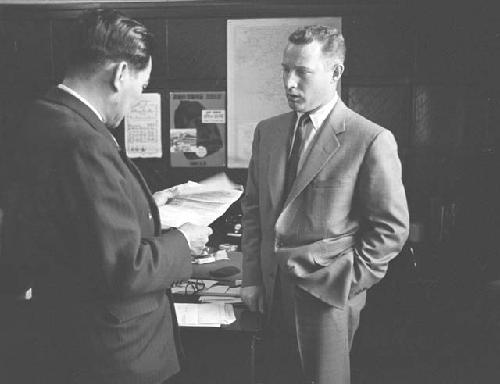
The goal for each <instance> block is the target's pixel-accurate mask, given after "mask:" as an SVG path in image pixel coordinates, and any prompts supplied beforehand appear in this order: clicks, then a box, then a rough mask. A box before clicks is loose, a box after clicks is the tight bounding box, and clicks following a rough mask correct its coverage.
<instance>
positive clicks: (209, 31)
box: [168, 18, 227, 80]
mask: <svg viewBox="0 0 500 384" xmlns="http://www.w3.org/2000/svg"><path fill="white" fill-rule="evenodd" d="M168 46H169V50H168V56H169V61H170V63H169V77H170V79H186V80H213V79H225V78H226V47H227V43H226V19H224V18H214V19H202V18H199V19H175V20H174V19H171V20H169V21H168Z"/></svg>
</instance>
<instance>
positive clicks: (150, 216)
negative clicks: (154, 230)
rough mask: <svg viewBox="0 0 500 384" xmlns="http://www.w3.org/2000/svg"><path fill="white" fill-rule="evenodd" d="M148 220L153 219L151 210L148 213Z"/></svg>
mask: <svg viewBox="0 0 500 384" xmlns="http://www.w3.org/2000/svg"><path fill="white" fill-rule="evenodd" d="M148 217H149V220H153V214H152V213H151V212H149V213H148Z"/></svg>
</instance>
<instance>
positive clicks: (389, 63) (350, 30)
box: [342, 11, 413, 81]
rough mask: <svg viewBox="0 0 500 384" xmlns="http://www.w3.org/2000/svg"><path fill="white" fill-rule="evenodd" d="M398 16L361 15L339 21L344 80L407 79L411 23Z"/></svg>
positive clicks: (409, 60) (410, 47) (389, 13)
mask: <svg viewBox="0 0 500 384" xmlns="http://www.w3.org/2000/svg"><path fill="white" fill-rule="evenodd" d="M408 18H409V16H408V15H406V14H405V13H402V12H396V11H389V12H387V13H381V12H370V13H369V12H364V13H359V14H354V15H348V16H345V17H343V19H342V31H343V35H344V37H345V39H346V46H347V57H346V74H345V75H346V77H349V78H361V79H370V80H371V81H372V80H373V79H377V78H391V79H401V78H408V77H409V76H410V74H411V68H412V62H411V58H412V32H413V31H412V23H410V22H409V19H408Z"/></svg>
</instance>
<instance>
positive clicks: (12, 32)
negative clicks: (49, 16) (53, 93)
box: [3, 19, 52, 83]
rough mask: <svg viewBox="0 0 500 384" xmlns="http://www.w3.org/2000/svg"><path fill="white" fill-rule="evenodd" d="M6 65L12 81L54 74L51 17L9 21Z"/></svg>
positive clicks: (6, 23) (29, 79) (5, 24)
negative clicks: (51, 47)
mask: <svg viewBox="0 0 500 384" xmlns="http://www.w3.org/2000/svg"><path fill="white" fill-rule="evenodd" d="M3 23H4V28H5V33H6V40H7V48H6V51H7V56H6V68H5V70H6V71H8V73H9V76H8V79H9V80H10V81H12V82H15V83H19V82H21V81H26V82H29V81H32V80H34V79H36V78H40V77H46V78H50V77H51V76H52V66H51V55H50V44H51V39H50V22H49V21H48V20H33V19H22V20H5V21H3Z"/></svg>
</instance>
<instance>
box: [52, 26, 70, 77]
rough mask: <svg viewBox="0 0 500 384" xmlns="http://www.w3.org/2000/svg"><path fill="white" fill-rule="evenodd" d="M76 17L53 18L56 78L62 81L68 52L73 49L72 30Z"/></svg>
mask: <svg viewBox="0 0 500 384" xmlns="http://www.w3.org/2000/svg"><path fill="white" fill-rule="evenodd" d="M73 23H74V19H54V20H52V36H51V37H52V58H53V59H52V62H53V68H54V80H55V81H56V82H58V83H59V82H61V81H62V79H63V77H64V71H65V69H66V65H67V64H68V54H69V51H70V49H71V41H70V40H71V34H70V33H69V31H70V30H71V28H72V26H73Z"/></svg>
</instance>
